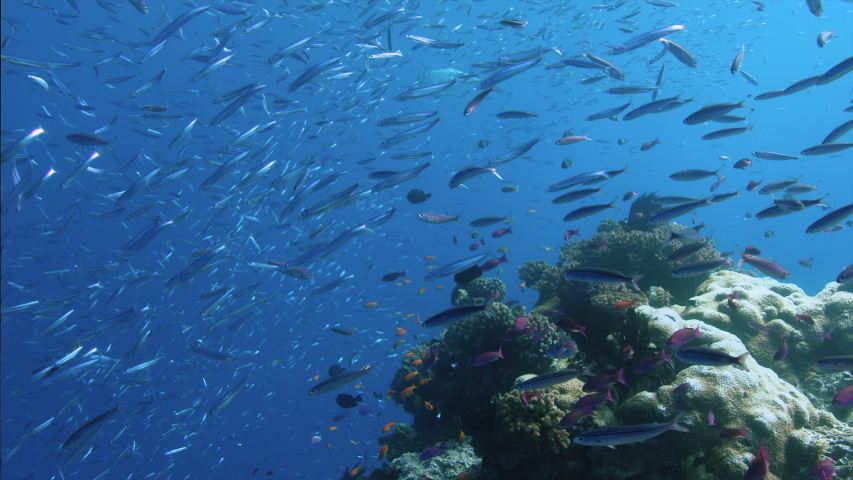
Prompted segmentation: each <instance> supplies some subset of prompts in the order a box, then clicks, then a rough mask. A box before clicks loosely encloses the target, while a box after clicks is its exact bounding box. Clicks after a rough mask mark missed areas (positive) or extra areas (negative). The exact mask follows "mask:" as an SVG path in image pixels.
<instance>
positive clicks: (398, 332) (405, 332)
mask: <svg viewBox="0 0 853 480" xmlns="http://www.w3.org/2000/svg"><path fill="white" fill-rule="evenodd" d="M407 333H409V332H408V330H403V329H397V336H398V337H402V336H403V335H405V334H407Z"/></svg>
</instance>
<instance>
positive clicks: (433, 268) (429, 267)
mask: <svg viewBox="0 0 853 480" xmlns="http://www.w3.org/2000/svg"><path fill="white" fill-rule="evenodd" d="M436 268H438V267H436V266H435V265H430V266H428V267H427V270H435V269H436Z"/></svg>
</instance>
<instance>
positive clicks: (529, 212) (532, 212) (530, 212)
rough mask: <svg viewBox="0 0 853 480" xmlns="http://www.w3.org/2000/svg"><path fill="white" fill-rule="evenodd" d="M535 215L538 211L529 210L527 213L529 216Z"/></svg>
mask: <svg viewBox="0 0 853 480" xmlns="http://www.w3.org/2000/svg"><path fill="white" fill-rule="evenodd" d="M534 213H536V210H528V211H527V214H528V215H533V214H534Z"/></svg>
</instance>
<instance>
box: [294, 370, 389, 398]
mask: <svg viewBox="0 0 853 480" xmlns="http://www.w3.org/2000/svg"><path fill="white" fill-rule="evenodd" d="M368 373H374V372H373V370H371V369H370V365H365V366H364V368H362V369H361V370H356V371H354V372H344V373H341V374H340V375H335V376H334V377H329V378H327V379H325V380H323V381H322V382H320V383H318V384H317V385H314V387H313V388H312V389H311V390H308V395H319V394H321V393H327V392H331V391H332V390H337V389H339V388H341V387H343V386H345V385H349V384H350V383H352V382H354V381H356V380H358V379H359V378H361V377H363V376H365V375H367V374H368Z"/></svg>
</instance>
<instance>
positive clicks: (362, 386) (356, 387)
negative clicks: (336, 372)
mask: <svg viewBox="0 0 853 480" xmlns="http://www.w3.org/2000/svg"><path fill="white" fill-rule="evenodd" d="M352 388H354V389H356V390H358V389H359V388H364V385H356V386H354V387H352Z"/></svg>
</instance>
